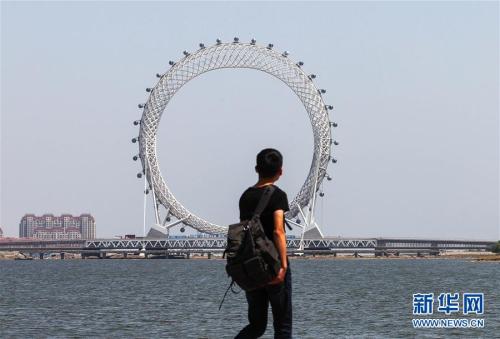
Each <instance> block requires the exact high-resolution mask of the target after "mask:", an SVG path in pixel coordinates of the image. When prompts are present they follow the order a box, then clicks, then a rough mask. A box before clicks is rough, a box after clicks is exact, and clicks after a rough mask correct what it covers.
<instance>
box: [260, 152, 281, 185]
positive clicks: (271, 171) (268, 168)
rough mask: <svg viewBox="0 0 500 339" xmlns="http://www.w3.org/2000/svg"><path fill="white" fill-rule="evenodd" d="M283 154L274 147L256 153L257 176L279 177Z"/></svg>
mask: <svg viewBox="0 0 500 339" xmlns="http://www.w3.org/2000/svg"><path fill="white" fill-rule="evenodd" d="M282 166H283V156H282V155H281V153H280V152H279V151H278V150H275V149H274V148H266V149H263V150H262V151H260V152H259V154H257V165H256V166H255V171H257V173H259V178H274V177H276V179H277V178H279V176H280V175H281V173H282V169H281V167H282Z"/></svg>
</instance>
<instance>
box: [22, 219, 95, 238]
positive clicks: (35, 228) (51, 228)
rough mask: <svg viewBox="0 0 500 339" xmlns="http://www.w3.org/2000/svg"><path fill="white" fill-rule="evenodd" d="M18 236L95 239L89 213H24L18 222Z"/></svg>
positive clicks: (93, 221) (93, 224) (93, 226)
mask: <svg viewBox="0 0 500 339" xmlns="http://www.w3.org/2000/svg"><path fill="white" fill-rule="evenodd" d="M19 237H20V238H38V239H45V240H51V239H95V220H94V217H93V216H91V215H90V214H82V215H80V216H79V217H75V216H72V215H70V214H63V215H61V216H60V217H55V216H54V215H53V214H44V215H42V216H39V217H38V216H35V215H34V214H26V215H25V216H24V217H23V218H22V219H21V222H20V223H19Z"/></svg>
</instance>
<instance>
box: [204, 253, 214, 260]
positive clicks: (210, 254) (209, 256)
mask: <svg viewBox="0 0 500 339" xmlns="http://www.w3.org/2000/svg"><path fill="white" fill-rule="evenodd" d="M202 254H203V253H202ZM208 259H212V252H208Z"/></svg>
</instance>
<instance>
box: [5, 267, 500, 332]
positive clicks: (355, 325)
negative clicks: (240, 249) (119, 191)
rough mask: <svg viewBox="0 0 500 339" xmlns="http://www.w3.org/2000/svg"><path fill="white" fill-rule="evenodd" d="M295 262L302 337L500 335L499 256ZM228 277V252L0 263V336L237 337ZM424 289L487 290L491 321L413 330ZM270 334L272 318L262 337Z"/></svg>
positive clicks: (238, 321) (241, 311) (237, 309)
mask: <svg viewBox="0 0 500 339" xmlns="http://www.w3.org/2000/svg"><path fill="white" fill-rule="evenodd" d="M291 268H292V277H293V278H292V279H293V303H294V309H293V312H294V332H295V333H294V336H295V338H342V337H350V338H408V337H424V338H425V337H429V338H435V337H439V338H443V337H464V338H494V337H497V338H498V337H499V336H500V283H499V281H500V264H499V263H494V262H471V261H464V260H450V259H413V260H412V259H408V260H405V259H400V260H384V259H380V260H303V259H300V260H293V261H292V262H291ZM227 284H228V279H227V277H226V274H225V272H224V261H222V260H74V261H70V260H66V261H56V260H34V261H0V338H46V337H52V338H68V337H71V338H75V337H93V338H119V337H128V338H145V337H150V338H232V337H234V335H235V334H236V333H237V332H238V330H239V329H241V328H242V327H243V326H244V325H245V324H246V303H245V299H244V294H243V293H240V294H237V295H233V294H231V293H229V294H228V297H227V298H226V301H225V303H224V305H223V307H222V310H221V311H220V312H219V311H218V305H219V302H220V300H221V297H222V295H223V294H224V291H225V289H226V287H227ZM417 292H434V294H439V293H441V292H460V293H463V292H483V293H484V294H485V314H484V316H483V318H484V319H485V325H486V326H485V328H484V329H439V330H424V329H420V330H415V329H413V327H412V325H411V319H412V317H413V316H412V294H413V293H417ZM440 317H446V316H444V315H442V316H441V315H440ZM448 317H450V318H462V317H463V316H462V315H461V314H458V315H452V316H448ZM272 334H273V331H272V324H271V323H270V324H269V325H268V330H267V333H266V335H265V337H264V338H272Z"/></svg>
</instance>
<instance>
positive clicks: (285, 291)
mask: <svg viewBox="0 0 500 339" xmlns="http://www.w3.org/2000/svg"><path fill="white" fill-rule="evenodd" d="M246 297H247V302H248V322H249V324H248V325H247V326H245V327H244V328H243V329H242V330H241V331H240V333H238V335H237V336H236V337H235V339H243V338H258V337H260V336H262V335H263V334H264V332H265V331H266V327H267V309H268V307H269V303H271V308H272V312H273V327H274V338H275V339H278V338H279V339H285V338H287V339H288V338H291V337H292V272H291V271H290V266H288V269H287V271H286V274H285V281H284V282H283V283H281V284H278V285H268V286H266V287H264V288H260V289H258V290H255V291H251V292H246Z"/></svg>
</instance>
